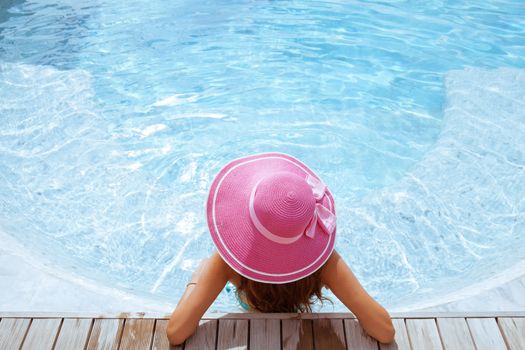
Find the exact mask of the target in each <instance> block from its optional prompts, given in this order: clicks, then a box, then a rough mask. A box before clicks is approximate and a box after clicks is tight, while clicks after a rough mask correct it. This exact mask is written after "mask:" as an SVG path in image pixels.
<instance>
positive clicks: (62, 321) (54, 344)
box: [51, 318, 64, 349]
mask: <svg viewBox="0 0 525 350" xmlns="http://www.w3.org/2000/svg"><path fill="white" fill-rule="evenodd" d="M63 324H64V319H63V318H62V319H61V320H60V325H58V331H57V334H56V335H55V340H54V341H53V346H51V349H54V348H55V346H56V345H57V341H58V337H59V335H60V331H61V330H62V325H63Z"/></svg>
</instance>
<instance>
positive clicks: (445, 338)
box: [437, 318, 476, 350]
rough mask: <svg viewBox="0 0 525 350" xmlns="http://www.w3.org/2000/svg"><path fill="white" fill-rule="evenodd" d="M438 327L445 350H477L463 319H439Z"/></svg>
mask: <svg viewBox="0 0 525 350" xmlns="http://www.w3.org/2000/svg"><path fill="white" fill-rule="evenodd" d="M437 325H438V330H439V334H440V337H441V342H442V343H443V347H444V348H445V350H455V349H462V350H475V349H476V347H475V346H474V342H473V341H472V336H471V335H470V331H469V329H468V325H467V321H465V319H463V318H438V319H437Z"/></svg>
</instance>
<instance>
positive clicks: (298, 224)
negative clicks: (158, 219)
mask: <svg viewBox="0 0 525 350" xmlns="http://www.w3.org/2000/svg"><path fill="white" fill-rule="evenodd" d="M206 212H207V220H208V227H209V230H210V233H211V237H212V239H213V242H214V243H215V245H216V246H217V249H218V251H219V254H220V255H221V257H222V258H223V259H224V261H225V262H226V263H227V264H228V265H230V266H231V268H232V269H234V270H235V271H237V272H238V273H239V274H241V275H242V276H244V277H246V278H249V279H251V280H255V281H259V282H266V283H287V282H292V281H296V280H298V279H301V278H303V277H306V276H308V275H310V274H312V273H314V272H315V271H316V270H317V269H319V268H320V267H321V266H323V264H324V263H325V262H326V260H328V258H329V257H330V254H331V253H332V250H333V248H334V241H335V233H336V225H335V223H336V221H335V206H334V199H333V197H332V194H331V193H330V191H329V190H328V188H327V187H326V186H325V185H324V183H323V182H322V181H321V179H319V177H318V176H317V175H315V174H314V172H313V171H312V170H310V169H309V168H308V167H307V166H306V165H304V164H303V163H302V162H300V161H299V160H297V159H295V158H294V157H292V156H289V155H287V154H283V153H263V154H256V155H251V156H247V157H243V158H239V159H235V160H233V161H231V162H229V163H228V164H227V165H226V166H224V168H222V169H221V170H220V171H219V173H218V174H217V176H216V177H215V179H214V180H213V182H212V184H211V188H210V193H209V195H208V201H207V205H206Z"/></svg>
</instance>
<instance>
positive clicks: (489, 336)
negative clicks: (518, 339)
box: [467, 318, 507, 350]
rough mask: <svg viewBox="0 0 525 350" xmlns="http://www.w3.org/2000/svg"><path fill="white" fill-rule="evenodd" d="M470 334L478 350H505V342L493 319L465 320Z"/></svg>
mask: <svg viewBox="0 0 525 350" xmlns="http://www.w3.org/2000/svg"><path fill="white" fill-rule="evenodd" d="M467 324H468V327H469V329H470V334H471V335H472V339H473V340H474V345H475V346H476V349H478V350H505V349H507V347H506V346H505V340H503V336H502V335H501V332H500V330H499V327H498V324H497V323H496V319H494V318H467Z"/></svg>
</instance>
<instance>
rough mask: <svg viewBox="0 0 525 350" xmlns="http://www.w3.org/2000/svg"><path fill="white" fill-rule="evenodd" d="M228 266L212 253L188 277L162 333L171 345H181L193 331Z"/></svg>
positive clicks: (222, 282) (218, 289)
mask: <svg viewBox="0 0 525 350" xmlns="http://www.w3.org/2000/svg"><path fill="white" fill-rule="evenodd" d="M229 276H230V268H229V266H228V265H226V263H225V262H224V261H223V260H222V258H221V257H220V255H219V253H217V252H215V253H214V254H213V255H212V256H211V258H209V259H204V260H203V261H202V262H201V263H200V264H199V266H197V269H196V270H195V272H193V275H192V277H191V282H190V283H195V284H189V285H188V286H187V288H186V291H185V292H184V295H183V296H182V297H181V299H180V300H179V303H178V304H177V307H176V308H175V311H173V313H172V315H171V317H170V320H169V322H168V327H167V329H166V334H167V336H168V340H169V342H170V343H171V344H172V345H179V344H182V343H183V342H184V341H185V340H186V338H188V337H189V336H190V335H192V334H193V332H195V330H196V329H197V327H198V326H199V321H200V319H201V317H202V315H204V312H206V310H207V309H208V307H209V306H210V305H211V304H212V303H213V301H214V300H215V298H216V297H217V295H219V293H220V292H221V290H222V289H223V288H224V286H225V285H226V282H227V281H228V279H229Z"/></svg>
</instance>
